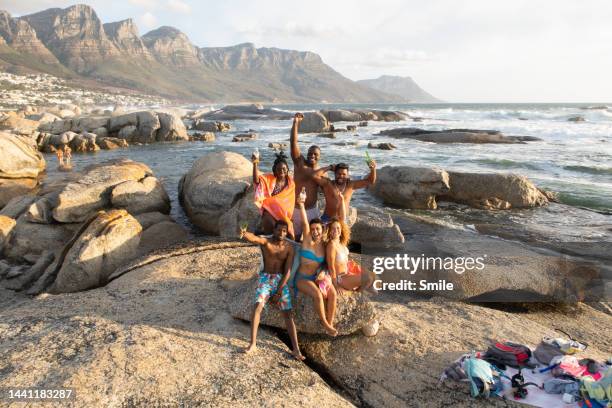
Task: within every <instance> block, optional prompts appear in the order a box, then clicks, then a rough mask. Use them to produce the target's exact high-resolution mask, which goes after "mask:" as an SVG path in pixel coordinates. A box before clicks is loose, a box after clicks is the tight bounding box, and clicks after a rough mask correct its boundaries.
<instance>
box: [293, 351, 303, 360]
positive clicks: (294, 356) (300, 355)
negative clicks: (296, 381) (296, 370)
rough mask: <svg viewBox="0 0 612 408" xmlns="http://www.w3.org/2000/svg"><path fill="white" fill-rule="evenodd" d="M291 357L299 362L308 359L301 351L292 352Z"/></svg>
mask: <svg viewBox="0 0 612 408" xmlns="http://www.w3.org/2000/svg"><path fill="white" fill-rule="evenodd" d="M291 355H292V356H293V358H295V359H296V360H298V361H304V360H306V357H304V356H303V355H302V353H300V350H293V351H292V352H291Z"/></svg>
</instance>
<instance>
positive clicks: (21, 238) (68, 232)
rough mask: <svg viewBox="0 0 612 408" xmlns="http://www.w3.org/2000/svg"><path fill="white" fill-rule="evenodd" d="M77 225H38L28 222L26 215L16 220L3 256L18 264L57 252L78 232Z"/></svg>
mask: <svg viewBox="0 0 612 408" xmlns="http://www.w3.org/2000/svg"><path fill="white" fill-rule="evenodd" d="M78 228H79V224H40V223H32V222H29V221H28V219H27V217H26V215H25V214H24V215H22V216H20V217H19V218H17V223H16V225H15V227H14V228H13V230H12V233H11V236H10V240H9V242H8V244H7V245H6V246H5V248H4V255H5V256H6V257H8V258H10V259H14V260H16V261H18V262H23V261H24V260H25V259H27V258H28V257H34V258H35V257H38V256H40V255H41V254H42V253H43V252H44V251H48V250H50V251H53V252H56V251H59V250H61V248H62V247H63V246H64V244H65V243H66V242H68V241H69V240H70V239H71V238H72V236H73V235H74V233H75V232H76V231H77V230H78Z"/></svg>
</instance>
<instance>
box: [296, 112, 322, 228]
mask: <svg viewBox="0 0 612 408" xmlns="http://www.w3.org/2000/svg"><path fill="white" fill-rule="evenodd" d="M302 119H304V115H302V114H301V113H299V112H298V113H296V114H295V116H294V117H293V126H292V127H291V139H290V141H291V159H292V160H293V180H294V181H295V195H296V202H297V196H298V195H299V194H300V191H302V187H303V188H305V189H306V197H307V198H306V202H305V203H304V207H306V215H307V216H308V221H310V220H312V219H314V218H319V215H320V214H319V207H318V206H317V196H318V194H319V185H318V184H317V182H316V181H315V180H314V174H315V171H316V170H318V169H319V158H320V157H321V149H320V148H319V146H315V145H313V146H310V148H308V153H307V154H306V157H304V156H303V155H302V153H301V152H300V147H299V145H298V129H299V127H300V122H301V121H302ZM292 221H293V227H294V228H295V239H296V240H300V237H301V235H302V215H301V212H300V211H299V209H296V210H295V211H293V218H292Z"/></svg>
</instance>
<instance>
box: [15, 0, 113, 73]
mask: <svg viewBox="0 0 612 408" xmlns="http://www.w3.org/2000/svg"><path fill="white" fill-rule="evenodd" d="M22 19H23V20H25V21H27V22H28V23H29V24H30V25H31V26H32V27H33V28H34V29H35V30H36V33H37V34H38V36H39V38H40V39H41V40H42V42H43V43H44V44H45V45H46V46H47V48H48V49H49V50H50V51H51V52H52V53H53V54H55V56H56V57H57V58H58V59H59V60H60V61H61V62H62V63H63V64H64V65H67V66H68V67H69V68H72V69H74V70H76V71H77V72H81V73H83V72H87V71H89V70H90V69H91V66H92V65H93V64H96V63H98V62H99V61H101V60H104V59H105V58H108V57H109V56H115V55H119V50H118V49H117V47H116V46H115V45H114V44H113V43H112V42H111V41H110V40H109V39H108V37H107V36H106V33H105V32H104V28H103V27H102V22H101V21H100V19H99V18H98V15H97V14H96V12H95V11H94V9H93V8H91V7H90V6H87V5H85V4H77V5H74V6H70V7H67V8H65V9H60V8H52V9H48V10H44V11H41V12H39V13H34V14H30V15H27V16H24V17H22Z"/></svg>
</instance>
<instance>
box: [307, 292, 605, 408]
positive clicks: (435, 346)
mask: <svg viewBox="0 0 612 408" xmlns="http://www.w3.org/2000/svg"><path fill="white" fill-rule="evenodd" d="M375 307H376V311H377V314H378V315H379V316H378V318H380V320H381V325H380V330H379V331H378V334H377V335H376V336H374V337H364V336H345V337H341V338H336V339H330V338H325V337H319V338H311V339H310V338H309V339H308V341H302V342H303V344H304V347H303V349H304V353H305V354H306V356H307V358H308V359H309V360H310V361H312V362H313V363H315V364H316V365H317V366H319V367H321V368H322V369H323V370H325V373H327V374H328V375H329V376H330V377H331V379H332V380H333V382H334V384H336V385H337V386H339V387H340V388H341V389H342V390H344V391H345V392H347V393H348V395H350V396H352V397H353V399H354V400H357V401H359V402H360V405H362V406H367V407H483V408H484V407H508V406H516V407H519V406H522V405H520V404H515V403H510V402H509V401H512V391H511V389H510V384H509V381H508V385H507V387H506V389H505V390H504V392H505V394H506V395H507V398H505V399H501V398H498V399H495V398H488V399H474V398H472V397H471V396H470V391H469V389H470V387H469V383H467V382H456V383H455V382H453V381H450V380H447V381H445V382H444V383H438V381H439V378H440V374H441V373H442V372H443V371H444V369H445V368H446V367H447V366H448V365H450V364H451V363H452V362H453V361H455V360H456V359H457V358H459V357H460V356H461V355H462V354H464V353H469V352H470V351H472V350H483V349H486V347H487V345H488V344H489V343H490V342H491V339H492V338H493V339H511V340H512V341H515V342H517V343H521V344H526V345H528V346H530V347H535V346H536V345H537V344H538V343H539V342H540V341H541V340H542V337H546V336H550V333H551V330H553V329H552V327H554V326H555V325H558V324H563V326H562V327H564V328H565V329H564V330H570V329H569V328H568V327H567V326H566V325H569V326H571V327H572V329H574V328H576V329H577V330H579V331H580V327H584V326H585V325H586V326H590V327H592V330H590V333H589V334H586V333H584V332H581V335H584V336H585V337H591V335H592V334H591V333H594V336H595V337H597V336H598V335H597V334H596V333H597V331H598V330H597V329H598V328H597V327H596V326H595V325H594V324H593V323H589V320H590V319H594V320H596V321H598V322H599V324H607V325H609V324H610V323H609V322H610V320H611V317H610V316H608V315H605V314H603V313H599V312H597V311H594V310H592V309H591V310H588V308H586V307H580V308H579V309H580V313H572V314H571V315H569V316H564V312H563V311H562V310H561V309H560V308H559V309H557V308H552V309H553V310H552V311H549V312H545V313H533V314H532V313H508V312H506V311H500V310H495V309H493V308H488V307H484V306H476V305H470V304H466V303H461V302H450V301H443V300H439V299H434V300H433V301H415V302H410V303H405V304H401V303H397V302H393V300H386V301H385V300H381V301H380V302H377V303H376V304H375ZM557 327H558V326H557ZM553 332H554V330H553ZM599 332H601V328H599ZM606 338H607V339H608V338H610V335H609V334H608V335H607V336H606ZM585 341H586V340H585ZM608 341H609V340H604V341H601V342H598V345H596V346H594V347H593V349H592V351H591V347H589V353H594V354H595V355H599V354H602V355H604V356H605V353H606V351H605V350H606V347H607V344H608V343H607V342H608ZM608 348H609V347H608ZM381 379H382V380H381ZM530 388H531V387H530ZM561 406H563V404H561Z"/></svg>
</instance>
